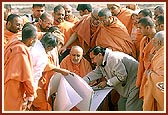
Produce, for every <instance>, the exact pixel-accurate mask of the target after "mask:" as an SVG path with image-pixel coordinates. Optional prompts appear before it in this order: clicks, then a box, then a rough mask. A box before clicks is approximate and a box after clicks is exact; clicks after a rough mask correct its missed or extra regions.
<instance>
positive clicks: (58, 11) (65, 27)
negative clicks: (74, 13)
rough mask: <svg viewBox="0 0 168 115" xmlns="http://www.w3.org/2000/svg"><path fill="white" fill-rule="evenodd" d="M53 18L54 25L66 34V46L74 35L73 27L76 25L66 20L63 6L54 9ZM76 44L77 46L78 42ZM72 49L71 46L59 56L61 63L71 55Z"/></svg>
mask: <svg viewBox="0 0 168 115" xmlns="http://www.w3.org/2000/svg"><path fill="white" fill-rule="evenodd" d="M53 17H54V24H53V25H54V26H57V27H58V28H59V29H60V31H61V32H62V33H63V34H64V44H66V42H67V41H68V40H69V38H70V36H71V35H72V34H73V30H72V27H73V26H74V24H73V23H71V22H68V21H65V20H64V17H65V10H64V7H63V6H61V5H58V6H56V7H55V8H54V12H53ZM64 44H63V45H64ZM74 44H77V42H76V43H74ZM70 48H71V46H69V47H68V49H67V50H66V52H64V53H63V54H61V55H60V56H59V60H60V62H61V61H62V59H63V58H65V56H67V55H68V54H69V51H70Z"/></svg>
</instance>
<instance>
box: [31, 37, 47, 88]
mask: <svg viewBox="0 0 168 115" xmlns="http://www.w3.org/2000/svg"><path fill="white" fill-rule="evenodd" d="M30 54H31V57H32V62H33V80H34V85H35V86H34V87H35V89H37V87H38V81H39V79H40V78H41V76H42V72H43V71H44V68H45V67H46V65H47V63H48V57H47V54H46V51H45V49H44V47H43V45H42V44H41V42H40V41H39V40H37V41H36V43H35V44H34V46H33V47H32V48H31V49H30Z"/></svg>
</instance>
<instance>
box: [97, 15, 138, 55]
mask: <svg viewBox="0 0 168 115" xmlns="http://www.w3.org/2000/svg"><path fill="white" fill-rule="evenodd" d="M96 33H97V35H96V34H95V35H96V36H95V38H94V39H95V41H96V45H97V46H101V47H104V48H107V47H108V48H110V49H112V50H113V51H121V52H124V53H126V54H129V55H131V56H133V57H134V58H135V57H136V50H135V46H134V43H133V42H132V40H131V37H130V36H129V34H128V31H127V29H126V27H125V26H124V25H123V24H122V23H121V22H120V21H119V20H118V19H117V18H116V17H114V21H113V23H112V24H111V25H109V26H107V27H104V26H103V25H99V28H98V30H97V32H96Z"/></svg>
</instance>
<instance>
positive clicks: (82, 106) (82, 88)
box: [65, 74, 94, 111]
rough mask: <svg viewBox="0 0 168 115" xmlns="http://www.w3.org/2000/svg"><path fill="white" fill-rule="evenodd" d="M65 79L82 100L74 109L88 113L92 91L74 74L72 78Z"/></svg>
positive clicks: (70, 76)
mask: <svg viewBox="0 0 168 115" xmlns="http://www.w3.org/2000/svg"><path fill="white" fill-rule="evenodd" d="M65 79H66V80H67V81H68V83H70V85H71V86H72V88H73V89H74V90H75V91H76V92H78V94H79V95H80V96H81V97H82V99H83V100H82V101H81V102H80V103H78V104H77V105H76V107H77V108H78V109H79V110H81V111H89V110H90V106H91V100H92V97H93V93H94V91H93V89H92V88H91V87H90V86H89V85H88V84H87V83H86V82H85V81H84V80H83V79H82V78H81V77H80V76H78V75H76V74H74V76H72V75H69V76H66V77H65Z"/></svg>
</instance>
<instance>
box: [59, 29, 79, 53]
mask: <svg viewBox="0 0 168 115" xmlns="http://www.w3.org/2000/svg"><path fill="white" fill-rule="evenodd" d="M77 37H78V35H77V33H76V32H74V33H73V34H72V35H71V37H70V38H69V40H68V41H67V43H66V44H65V45H64V46H63V47H62V48H60V49H59V54H61V53H64V52H65V50H66V49H67V47H68V46H69V45H71V44H72V43H73V42H74V41H75V40H76V39H77Z"/></svg>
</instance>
